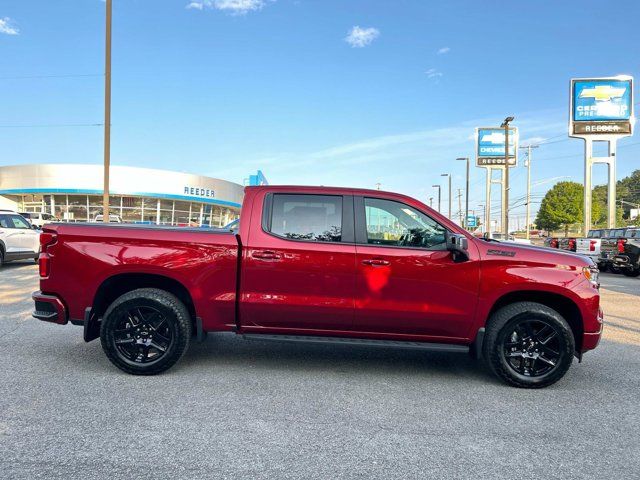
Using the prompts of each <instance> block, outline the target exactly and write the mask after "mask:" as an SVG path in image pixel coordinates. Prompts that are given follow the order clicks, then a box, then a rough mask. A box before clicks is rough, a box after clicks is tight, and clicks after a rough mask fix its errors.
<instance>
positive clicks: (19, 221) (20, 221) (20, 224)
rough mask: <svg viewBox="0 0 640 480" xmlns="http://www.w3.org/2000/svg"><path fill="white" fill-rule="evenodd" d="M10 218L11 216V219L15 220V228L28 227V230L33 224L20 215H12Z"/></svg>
mask: <svg viewBox="0 0 640 480" xmlns="http://www.w3.org/2000/svg"><path fill="white" fill-rule="evenodd" d="M10 218H11V221H12V222H13V227H14V228H21V229H27V230H30V229H31V225H29V222H27V221H26V220H25V219H24V218H23V217H21V216H20V215H11V216H10Z"/></svg>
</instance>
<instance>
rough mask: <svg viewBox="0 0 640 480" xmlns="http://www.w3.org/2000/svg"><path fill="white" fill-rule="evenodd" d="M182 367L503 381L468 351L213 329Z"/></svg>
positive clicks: (185, 358)
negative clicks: (265, 337) (272, 337)
mask: <svg viewBox="0 0 640 480" xmlns="http://www.w3.org/2000/svg"><path fill="white" fill-rule="evenodd" d="M176 367H178V368H180V369H183V368H184V369H191V368H204V369H207V368H217V367H218V368H219V367H224V368H233V367H237V368H247V369H251V371H252V372H253V373H255V372H256V370H261V371H265V373H266V372H267V371H274V370H286V371H291V372H299V373H300V372H301V373H309V374H313V375H318V376H319V377H321V376H322V375H323V374H326V373H332V374H336V373H338V374H340V373H344V374H346V373H349V374H350V375H355V374H357V375H373V374H376V375H379V374H381V373H384V374H385V375H402V376H419V377H421V378H424V376H425V374H426V375H429V376H435V377H449V378H460V379H461V380H466V381H469V380H472V379H476V380H481V381H483V382H487V381H490V382H491V383H500V382H497V381H496V380H495V379H494V377H493V376H492V375H491V374H490V373H489V371H488V370H487V369H486V367H485V366H484V365H483V363H482V362H481V361H477V360H475V359H474V358H471V357H470V356H469V355H467V354H463V353H448V352H430V351H419V350H408V349H402V348H379V347H366V346H347V345H321V344H306V343H305V344H302V343H284V342H283V343H280V342H272V341H265V342H261V341H246V340H243V339H242V338H241V337H235V336H234V335H232V334H213V335H212V334H209V336H208V337H207V339H206V340H205V341H204V342H202V343H195V342H194V343H192V344H191V346H190V348H189V351H188V352H187V354H186V355H185V357H184V358H183V359H182V360H181V362H180V364H179V365H177V366H176Z"/></svg>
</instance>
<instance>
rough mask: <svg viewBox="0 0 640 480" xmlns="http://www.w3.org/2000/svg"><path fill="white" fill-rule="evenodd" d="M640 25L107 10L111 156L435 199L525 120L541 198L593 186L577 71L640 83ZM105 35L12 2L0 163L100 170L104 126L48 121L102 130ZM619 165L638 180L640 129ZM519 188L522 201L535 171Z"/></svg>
mask: <svg viewBox="0 0 640 480" xmlns="http://www.w3.org/2000/svg"><path fill="white" fill-rule="evenodd" d="M638 18H640V3H638V2H637V1H618V2H616V3H615V5H614V4H608V3H606V2H602V1H564V2H558V1H535V2H533V1H511V2H502V1H483V2H479V1H471V0H469V1H447V2H432V1H426V0H424V1H419V0H394V1H391V0H389V1H381V0H313V1H312V0H211V1H191V0H114V23H113V34H114V41H113V118H112V124H113V130H112V159H113V163H115V164H122V165H134V166H142V167H145V166H146V167H151V166H153V167H157V168H167V169H174V170H180V171H187V172H193V173H200V174H207V175H212V176H216V177H221V178H225V179H228V180H232V181H237V182H241V181H242V180H243V179H244V178H246V177H247V176H248V175H249V174H250V173H253V172H254V171H255V170H257V169H258V168H260V169H262V170H263V171H264V172H265V174H266V175H267V177H268V178H269V180H270V181H271V182H272V183H302V184H324V185H330V184H331V185H341V186H358V187H371V188H374V187H375V184H376V183H377V182H380V183H381V184H382V188H383V189H388V190H394V191H402V192H406V193H408V194H411V195H414V196H417V197H419V198H421V199H422V200H426V199H427V198H428V197H429V196H433V195H434V194H435V190H434V189H433V188H432V187H431V185H433V184H434V183H442V184H443V186H444V183H445V182H444V181H445V179H444V178H441V177H440V173H445V172H451V173H452V174H453V182H454V189H457V188H463V187H464V165H463V162H456V161H455V160H454V159H455V158H456V157H459V156H472V155H473V153H474V149H473V140H472V137H473V132H474V128H475V127H476V126H485V125H499V124H500V122H501V121H502V119H503V118H504V117H505V116H507V115H513V116H515V117H516V120H515V122H514V125H516V126H518V127H519V129H520V131H521V143H526V141H527V140H534V141H536V142H543V143H544V142H545V141H546V142H547V143H548V144H546V145H543V146H541V147H540V148H538V149H537V150H536V151H535V154H534V162H533V172H532V176H533V182H534V183H536V182H542V183H539V184H537V185H535V186H534V188H533V190H534V193H535V194H542V193H544V191H545V190H546V189H547V188H548V187H549V186H550V185H552V183H553V180H549V179H553V178H556V177H566V178H567V179H568V178H571V179H574V180H578V181H581V179H582V175H583V160H582V151H583V150H582V149H583V144H582V141H581V140H577V139H571V140H568V139H567V137H566V132H567V117H568V101H569V80H570V78H572V77H580V76H601V75H613V74H620V73H625V74H630V75H633V76H634V77H636V78H640V71H639V69H640V63H639V62H638V59H639V58H640V28H639V24H638ZM103 22H104V2H102V1H101V0H59V1H56V2H51V1H45V0H33V1H24V0H3V2H2V4H1V5H0V59H1V61H0V164H2V165H7V164H20V163H53V162H71V163H74V162H77V163H99V162H101V161H102V129H101V128H100V127H95V126H51V125H78V124H82V125H84V124H89V125H91V124H100V123H102V121H103V97H102V95H103V83H102V81H103V79H102V77H101V76H100V74H102V73H103V72H104V65H103V46H104V39H103ZM355 27H357V28H355ZM67 75H83V76H67ZM25 77H38V78H25ZM42 77H44V78H42ZM636 93H637V88H636ZM636 101H637V100H636ZM34 125H39V126H34ZM40 125H47V126H40ZM549 139H551V140H549ZM617 168H618V178H622V177H623V176H625V175H627V174H629V173H630V172H631V171H632V170H633V169H636V168H640V140H638V136H637V135H636V136H635V137H632V138H627V139H623V140H621V141H620V143H619V151H618V164H617ZM484 172H485V171H484V169H479V168H475V167H473V168H472V172H471V184H472V192H471V195H470V197H471V199H470V205H471V208H477V205H478V204H479V203H483V202H484ZM595 174H596V180H597V181H600V182H604V181H605V179H606V176H605V170H604V167H602V166H601V167H598V168H596V170H595ZM511 178H512V199H513V201H514V204H518V203H522V202H521V201H520V202H518V198H519V197H521V196H522V195H523V194H524V191H525V181H526V169H525V168H523V167H522V162H521V164H520V166H518V167H517V168H515V169H513V170H512V176H511ZM497 200H498V197H497V196H496V197H494V199H493V203H494V205H497V203H498V202H497ZM443 201H444V202H446V189H443ZM535 206H536V205H534V207H535ZM454 210H457V208H454ZM523 212H524V207H522V208H515V209H514V214H516V215H522V214H523ZM496 213H497V211H496Z"/></svg>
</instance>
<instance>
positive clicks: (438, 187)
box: [433, 185, 442, 213]
mask: <svg viewBox="0 0 640 480" xmlns="http://www.w3.org/2000/svg"><path fill="white" fill-rule="evenodd" d="M433 188H437V189H438V213H440V193H441V190H442V189H441V187H440V185H433Z"/></svg>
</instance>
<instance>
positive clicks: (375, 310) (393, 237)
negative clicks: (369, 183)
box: [354, 197, 480, 339]
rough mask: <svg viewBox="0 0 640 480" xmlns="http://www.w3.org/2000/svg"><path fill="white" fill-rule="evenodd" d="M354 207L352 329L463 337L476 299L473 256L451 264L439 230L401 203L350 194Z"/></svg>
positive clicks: (476, 268) (476, 269)
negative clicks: (354, 265) (354, 283)
mask: <svg viewBox="0 0 640 480" xmlns="http://www.w3.org/2000/svg"><path fill="white" fill-rule="evenodd" d="M354 206H355V215H356V227H355V228H356V230H355V232H356V268H357V278H356V282H357V283H356V302H355V306H356V315H355V324H354V329H355V330H359V331H362V332H374V333H385V334H404V335H423V336H430V337H437V338H440V339H442V338H445V337H447V338H465V337H467V336H468V335H469V332H470V330H471V326H472V323H473V319H474V312H475V309H476V305H477V299H478V288H479V275H480V270H479V259H478V256H477V253H474V252H470V255H471V256H470V260H468V261H465V262H460V263H456V262H454V261H453V258H452V255H451V253H450V252H449V251H447V249H446V245H445V231H446V228H445V227H444V226H443V225H441V224H439V223H438V222H437V221H435V220H434V219H433V218H431V217H430V216H429V215H427V214H426V213H424V212H422V211H420V210H418V209H417V208H414V207H412V206H410V205H408V204H406V203H402V202H399V201H395V200H391V199H385V198H367V197H355V198H354ZM470 247H472V245H470Z"/></svg>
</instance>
